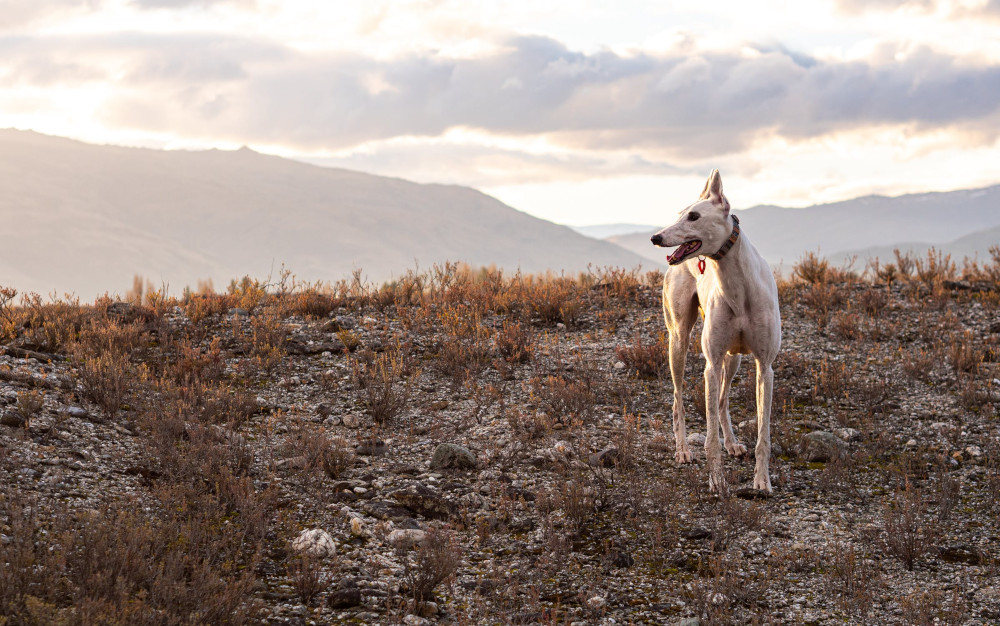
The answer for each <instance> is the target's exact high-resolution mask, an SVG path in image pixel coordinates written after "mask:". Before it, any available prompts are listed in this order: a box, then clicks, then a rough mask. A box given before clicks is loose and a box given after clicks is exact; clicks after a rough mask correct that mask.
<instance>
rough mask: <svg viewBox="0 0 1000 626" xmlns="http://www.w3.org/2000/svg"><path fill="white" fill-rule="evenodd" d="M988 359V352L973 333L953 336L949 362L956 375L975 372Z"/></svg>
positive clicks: (967, 332) (968, 332)
mask: <svg viewBox="0 0 1000 626" xmlns="http://www.w3.org/2000/svg"><path fill="white" fill-rule="evenodd" d="M985 357H986V351H985V350H984V349H983V346H982V344H981V343H980V342H979V340H978V339H977V338H976V336H975V334H973V333H972V331H965V332H964V333H956V334H953V335H952V336H951V346H950V348H949V349H948V360H949V361H950V362H951V366H952V368H953V369H954V370H955V373H956V374H963V373H969V372H975V371H976V370H977V369H978V367H979V365H980V363H982V362H983V360H984V359H985Z"/></svg>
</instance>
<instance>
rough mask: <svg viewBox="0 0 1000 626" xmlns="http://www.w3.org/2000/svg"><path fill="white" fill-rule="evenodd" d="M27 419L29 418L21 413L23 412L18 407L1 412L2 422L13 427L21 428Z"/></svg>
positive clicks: (0, 418)
mask: <svg viewBox="0 0 1000 626" xmlns="http://www.w3.org/2000/svg"><path fill="white" fill-rule="evenodd" d="M27 421H28V420H26V419H24V416H23V415H21V412H20V411H18V410H17V409H12V410H10V411H4V412H3V413H2V414H0V424H2V425H4V426H10V427H11V428H21V427H22V426H24V424H25V422H27Z"/></svg>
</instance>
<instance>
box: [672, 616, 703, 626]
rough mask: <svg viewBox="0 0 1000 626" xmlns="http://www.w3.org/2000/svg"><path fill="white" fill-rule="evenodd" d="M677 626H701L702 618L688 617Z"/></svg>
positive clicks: (676, 625)
mask: <svg viewBox="0 0 1000 626" xmlns="http://www.w3.org/2000/svg"><path fill="white" fill-rule="evenodd" d="M675 626H701V618H699V617H687V618H685V619H682V620H681V621H679V622H677V623H676V624H675Z"/></svg>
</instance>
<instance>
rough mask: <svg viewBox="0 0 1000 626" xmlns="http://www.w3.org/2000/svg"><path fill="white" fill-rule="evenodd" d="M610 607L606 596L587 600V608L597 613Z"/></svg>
mask: <svg viewBox="0 0 1000 626" xmlns="http://www.w3.org/2000/svg"><path fill="white" fill-rule="evenodd" d="M607 605H608V599H607V598H605V597H604V596H592V597H590V598H587V606H588V607H590V608H591V609H593V610H595V611H600V610H601V609H603V608H604V607H605V606H607Z"/></svg>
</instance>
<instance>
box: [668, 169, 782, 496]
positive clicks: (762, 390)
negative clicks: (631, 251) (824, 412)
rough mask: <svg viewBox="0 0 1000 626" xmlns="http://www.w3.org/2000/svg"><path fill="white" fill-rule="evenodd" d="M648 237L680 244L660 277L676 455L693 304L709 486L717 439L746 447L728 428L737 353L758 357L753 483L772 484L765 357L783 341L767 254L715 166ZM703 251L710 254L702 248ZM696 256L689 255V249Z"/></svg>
mask: <svg viewBox="0 0 1000 626" xmlns="http://www.w3.org/2000/svg"><path fill="white" fill-rule="evenodd" d="M651 241H652V242H653V244H654V245H657V246H662V247H668V248H669V247H673V246H678V247H677V249H676V250H675V251H674V252H673V253H672V254H670V255H669V256H668V257H667V262H668V263H669V267H668V268H667V271H666V274H665V275H664V277H663V316H664V319H665V320H666V324H667V331H668V333H669V336H670V375H671V378H672V379H673V383H674V412H673V421H674V424H673V426H674V440H675V442H676V460H677V462H678V463H690V462H691V461H692V460H693V457H692V455H691V449H690V448H689V447H688V442H687V436H686V433H685V429H684V404H683V402H682V400H681V391H682V389H683V383H684V380H683V377H684V361H685V358H686V356H687V349H688V345H689V344H690V340H691V328H692V327H693V326H694V322H695V319H696V318H697V316H698V310H699V308H700V309H701V311H702V314H703V315H704V318H705V326H704V329H703V331H702V336H701V346H702V352H704V354H705V412H706V413H707V415H706V418H707V422H708V425H707V427H706V433H705V435H706V436H705V456H706V457H707V459H708V483H709V489H710V490H711V491H717V492H723V493H724V492H725V491H726V479H725V476H724V475H723V472H722V452H721V450H720V446H719V426H720V421H721V426H722V436H723V443H724V445H725V447H726V451H727V452H728V453H729V454H730V455H733V456H742V455H744V454H746V451H747V449H746V447H745V446H743V445H742V444H740V442H739V441H737V439H736V435H735V434H733V426H732V423H731V422H730V420H729V387H730V385H731V383H732V380H733V376H734V375H735V374H736V370H737V369H739V367H740V359H741V355H743V354H751V355H753V358H754V361H755V362H756V365H757V447H756V448H755V450H754V454H755V456H756V468H755V471H754V478H753V487H754V489H758V490H761V491H766V492H768V493H769V492H770V491H771V476H770V473H769V471H768V463H769V462H770V457H771V390H772V388H773V385H774V371H773V370H772V368H771V364H772V363H773V362H774V358H775V357H776V356H777V354H778V350H779V349H780V348H781V316H780V313H779V311H778V287H777V285H776V284H775V282H774V275H773V274H772V273H771V269H770V268H769V267H768V265H767V262H765V261H764V259H763V258H762V257H761V256H760V253H758V252H757V249H756V248H754V247H753V244H751V243H750V240H749V239H748V238H747V236H746V234H745V233H744V232H742V230H741V229H740V222H739V220H738V219H737V218H736V216H735V215H730V213H729V201H728V200H727V199H726V196H725V195H723V193H722V177H721V176H720V175H719V170H713V171H712V173H711V175H709V177H708V181H707V182H706V183H705V188H704V189H703V190H702V192H701V196H700V197H699V198H698V201H697V202H695V203H694V204H692V205H690V206H688V207H687V208H685V209H684V210H682V211H681V212H680V216H679V217H678V219H677V221H676V222H675V223H674V224H673V225H671V226H667V227H666V228H664V229H663V230H661V231H659V232H658V233H656V234H655V235H653V236H652V238H651ZM699 253H700V254H701V255H707V257H708V259H706V258H705V256H699ZM696 256H697V257H698V258H699V260H698V261H697V262H695V257H696Z"/></svg>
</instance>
